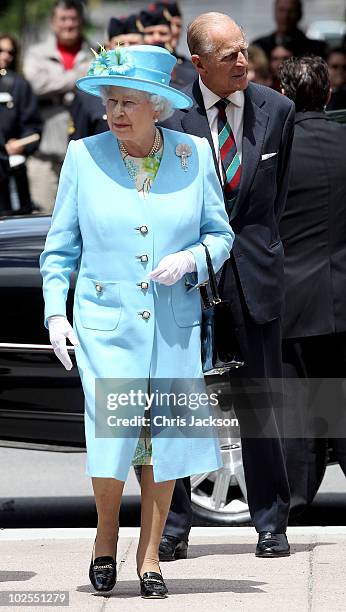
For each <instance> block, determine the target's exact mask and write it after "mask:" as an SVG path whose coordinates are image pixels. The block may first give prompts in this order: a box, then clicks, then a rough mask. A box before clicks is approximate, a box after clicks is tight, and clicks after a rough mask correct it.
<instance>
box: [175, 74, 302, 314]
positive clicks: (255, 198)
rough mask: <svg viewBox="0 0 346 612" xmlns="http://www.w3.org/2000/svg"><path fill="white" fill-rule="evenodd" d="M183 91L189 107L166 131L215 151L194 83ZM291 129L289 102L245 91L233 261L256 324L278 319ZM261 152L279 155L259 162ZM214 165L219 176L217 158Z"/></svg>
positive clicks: (268, 92) (254, 89)
mask: <svg viewBox="0 0 346 612" xmlns="http://www.w3.org/2000/svg"><path fill="white" fill-rule="evenodd" d="M184 91H185V92H186V93H187V94H188V95H190V96H191V97H192V98H193V100H194V105H193V107H192V108H190V109H187V110H182V111H176V112H175V113H174V115H173V116H172V117H171V118H170V119H168V121H166V122H165V126H166V127H168V128H171V129H174V130H178V131H183V132H187V133H189V134H194V135H196V136H204V137H206V138H207V139H208V141H209V143H210V145H211V147H212V150H213V143H212V137H211V133H210V129H209V124H208V120H207V116H206V112H205V108H204V105H203V98H202V94H201V90H200V87H199V83H198V79H197V80H195V81H194V83H193V85H192V86H191V87H190V88H186V89H185V90H184ZM293 127H294V105H293V103H292V102H291V101H290V100H288V99H287V98H285V97H284V96H281V95H280V94H278V93H277V92H275V91H273V90H272V89H269V88H268V87H263V86H261V85H256V84H254V83H250V84H249V86H248V87H247V89H246V90H245V108H244V130H243V143H242V146H243V151H242V176H241V182H240V188H239V193H238V198H237V201H236V203H235V205H234V207H233V212H232V215H231V217H230V222H231V225H232V228H233V230H234V232H235V234H236V237H235V241H234V245H233V256H234V260H235V266H236V268H237V273H238V275H239V279H240V283H241V288H242V292H243V297H244V299H245V302H246V305H247V307H248V310H249V313H250V315H251V317H252V319H253V320H254V321H255V322H257V323H265V322H268V321H271V320H273V319H275V318H277V317H278V316H279V315H280V313H281V308H282V301H283V248H282V243H281V240H280V236H279V230H278V224H279V219H280V216H281V214H282V211H283V208H284V205H285V202H286V194H287V183H288V166H289V158H290V152H291V143H292V136H293ZM213 153H214V150H213ZM265 153H277V155H275V156H273V157H271V158H268V159H266V160H261V156H262V155H263V154H265ZM214 161H215V167H216V170H217V172H218V174H219V169H218V165H217V160H216V157H215V153H214ZM219 178H220V176H219ZM220 180H221V179H220ZM230 265H231V264H230V261H229V262H228V264H227V266H230ZM232 265H233V264H232ZM226 285H227V283H226ZM228 285H229V283H228ZM226 289H227V287H226ZM224 297H227V298H230V297H231V296H228V295H226V294H225V295H224Z"/></svg>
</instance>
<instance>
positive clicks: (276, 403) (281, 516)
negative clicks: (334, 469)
mask: <svg viewBox="0 0 346 612" xmlns="http://www.w3.org/2000/svg"><path fill="white" fill-rule="evenodd" d="M219 286H220V294H221V295H222V297H223V298H224V299H227V300H228V301H229V302H230V304H231V307H232V310H233V315H234V318H235V321H236V333H237V335H238V340H239V343H240V345H241V348H242V352H243V357H244V361H245V365H244V366H243V367H242V368H239V370H234V371H232V372H231V374H230V387H231V398H232V402H233V407H234V410H235V413H236V416H237V419H238V422H239V426H240V433H241V440H242V455H243V465H244V472H245V480H246V486H247V495H248V504H249V509H250V514H251V518H252V521H253V524H254V526H255V528H256V531H257V532H261V531H271V532H275V533H283V532H285V531H286V527H287V522H288V514H289V507H290V491H289V484H288V478H287V471H286V465H285V450H284V443H283V416H282V408H283V405H282V401H283V390H282V357H281V324H280V318H276V319H274V320H273V321H269V322H268V323H264V324H258V323H256V322H255V321H254V320H253V319H252V317H251V316H250V314H249V311H248V308H247V306H246V304H245V302H244V299H243V294H242V290H241V285H240V281H239V277H238V274H237V270H236V266H235V262H234V260H233V257H231V259H230V260H229V261H228V262H227V264H226V265H225V266H224V269H223V273H222V276H221V279H220V284H219ZM183 480H184V482H180V481H178V480H177V483H176V488H175V491H174V498H175V501H174V511H173V510H172V507H171V510H170V513H169V515H168V519H167V523H166V526H165V529H164V533H165V534H166V535H168V534H169V535H174V536H176V537H181V535H180V534H182V533H184V534H185V538H181V539H187V534H188V531H189V529H190V526H191V522H188V521H186V522H185V523H184V521H183V520H182V517H183V516H184V515H185V516H187V514H186V507H187V503H188V500H190V484H189V482H188V481H189V479H183ZM179 506H180V508H181V512H180V511H179ZM177 517H178V518H177Z"/></svg>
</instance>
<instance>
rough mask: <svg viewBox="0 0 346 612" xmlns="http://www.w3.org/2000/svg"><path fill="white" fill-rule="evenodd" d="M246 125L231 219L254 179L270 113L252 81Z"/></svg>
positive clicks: (248, 88) (246, 108)
mask: <svg viewBox="0 0 346 612" xmlns="http://www.w3.org/2000/svg"><path fill="white" fill-rule="evenodd" d="M244 94H245V106H244V127H243V142H242V174H241V179H240V185H239V193H238V197H237V200H236V202H235V205H234V207H233V210H232V213H231V217H230V220H232V219H234V217H235V216H236V215H237V214H238V212H239V210H240V208H241V206H242V204H243V202H244V200H245V198H246V196H247V194H248V192H249V189H250V187H251V184H252V181H253V179H254V176H255V173H256V170H257V166H258V164H259V161H260V158H261V152H262V147H263V142H264V137H265V133H266V129H267V125H268V121H269V115H268V114H267V113H266V112H265V111H264V110H263V108H261V106H263V105H264V104H265V100H264V98H263V97H262V96H261V94H260V92H259V91H258V90H256V89H254V88H253V86H252V85H251V83H250V84H249V86H248V87H247V89H246V90H245V92H244Z"/></svg>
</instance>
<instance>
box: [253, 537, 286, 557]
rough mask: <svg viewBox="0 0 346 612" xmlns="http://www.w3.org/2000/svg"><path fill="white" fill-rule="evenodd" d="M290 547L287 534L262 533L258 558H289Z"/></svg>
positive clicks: (257, 553)
mask: <svg viewBox="0 0 346 612" xmlns="http://www.w3.org/2000/svg"><path fill="white" fill-rule="evenodd" d="M289 555H290V545H289V543H288V540H287V536H286V534H285V533H272V532H271V531H261V532H260V533H259V536H258V544H257V547H256V557H265V558H269V557H288V556H289Z"/></svg>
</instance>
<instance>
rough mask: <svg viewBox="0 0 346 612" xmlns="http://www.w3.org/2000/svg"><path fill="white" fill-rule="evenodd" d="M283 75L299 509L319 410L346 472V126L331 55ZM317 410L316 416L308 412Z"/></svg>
mask: <svg viewBox="0 0 346 612" xmlns="http://www.w3.org/2000/svg"><path fill="white" fill-rule="evenodd" d="M280 77H281V83H282V88H283V92H284V93H285V95H286V96H287V97H289V98H290V99H291V100H293V101H294V102H295V105H296V111H297V114H296V120H295V134H294V139H293V146H292V166H291V171H290V180H289V190H288V197H287V205H286V209H285V212H284V214H283V216H282V219H281V223H280V234H281V236H282V240H283V243H284V248H285V286H286V295H285V304H286V308H285V314H284V317H283V338H284V340H283V361H284V364H283V365H284V373H285V375H286V377H287V380H286V381H285V383H286V385H287V391H288V392H287V395H286V397H287V401H286V403H285V412H284V414H285V424H286V428H285V431H286V434H287V440H286V448H287V458H288V461H287V466H288V476H289V481H290V485H291V494H292V510H293V511H295V512H296V513H297V512H298V511H299V510H302V509H304V508H305V507H306V506H307V504H308V503H309V502H310V501H311V496H312V495H311V492H310V489H311V483H310V482H309V480H310V478H309V470H310V465H311V463H312V462H313V456H316V454H317V453H318V452H319V449H320V448H321V447H325V439H323V437H322V436H321V435H320V434H319V433H318V432H316V431H315V430H314V428H312V429H311V428H310V427H311V424H312V425H313V424H314V423H315V425H316V424H318V423H320V422H321V421H320V418H321V417H322V419H324V418H325V419H326V423H327V428H326V432H325V435H326V437H329V444H330V446H332V447H333V449H334V453H335V456H336V459H337V460H338V462H339V464H340V466H341V468H342V470H343V471H344V473H345V475H346V439H345V437H346V411H345V399H346V397H345V387H344V381H345V377H346V308H345V303H346V289H345V277H346V182H345V177H346V156H345V150H346V125H345V124H341V123H336V122H334V121H330V120H329V119H328V116H327V115H326V113H325V112H324V108H325V106H326V105H327V104H328V100H329V98H330V82H329V76H328V66H327V64H326V63H325V62H324V60H322V59H321V58H319V57H303V58H301V59H290V60H288V61H286V62H285V63H284V64H283V66H282V68H281V73H280ZM326 379H329V381H328V392H329V394H328V405H327V406H326V404H325V402H324V404H323V406H322V411H320V405H319V400H318V398H319V393H320V391H321V390H322V386H323V385H324V384H325V382H326ZM330 379H332V380H330ZM331 383H332V384H331ZM316 416H318V420H312V419H311V418H312V417H313V418H314V417H315V418H316ZM323 458H324V457H323ZM313 464H314V463H313ZM313 493H315V491H313Z"/></svg>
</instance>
